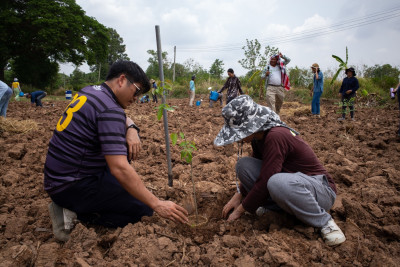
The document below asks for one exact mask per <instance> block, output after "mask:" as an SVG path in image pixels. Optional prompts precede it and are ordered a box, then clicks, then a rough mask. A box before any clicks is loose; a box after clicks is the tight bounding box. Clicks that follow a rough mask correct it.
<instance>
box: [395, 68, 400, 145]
mask: <svg viewBox="0 0 400 267" xmlns="http://www.w3.org/2000/svg"><path fill="white" fill-rule="evenodd" d="M399 80H400V76H399ZM393 93H395V94H396V95H397V101H398V102H399V130H398V131H397V139H398V140H400V82H399V84H398V85H397V86H396V88H395V89H394V90H393Z"/></svg>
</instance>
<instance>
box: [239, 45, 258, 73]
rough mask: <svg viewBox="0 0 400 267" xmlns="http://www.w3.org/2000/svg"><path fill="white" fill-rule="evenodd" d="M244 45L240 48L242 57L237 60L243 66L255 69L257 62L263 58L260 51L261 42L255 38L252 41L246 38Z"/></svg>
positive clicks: (251, 69)
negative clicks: (242, 53) (242, 51)
mask: <svg viewBox="0 0 400 267" xmlns="http://www.w3.org/2000/svg"><path fill="white" fill-rule="evenodd" d="M246 43H247V44H246V46H243V47H242V49H243V50H244V56H245V58H244V59H241V60H239V63H240V65H242V67H243V68H245V69H247V70H250V71H255V70H256V69H257V66H258V63H259V62H260V61H262V60H263V58H262V55H261V53H260V50H261V44H260V42H258V40H257V39H255V40H254V41H253V40H251V41H249V40H248V39H246Z"/></svg>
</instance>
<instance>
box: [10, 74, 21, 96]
mask: <svg viewBox="0 0 400 267" xmlns="http://www.w3.org/2000/svg"><path fill="white" fill-rule="evenodd" d="M11 87H12V89H13V91H14V94H15V100H16V101H19V93H21V87H20V85H19V82H18V79H17V78H14V82H13V83H12V85H11Z"/></svg>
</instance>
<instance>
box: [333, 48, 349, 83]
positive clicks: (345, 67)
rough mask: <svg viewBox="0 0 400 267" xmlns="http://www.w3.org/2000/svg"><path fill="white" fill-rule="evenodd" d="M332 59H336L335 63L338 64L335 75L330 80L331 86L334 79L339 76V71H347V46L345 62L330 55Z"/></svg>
mask: <svg viewBox="0 0 400 267" xmlns="http://www.w3.org/2000/svg"><path fill="white" fill-rule="evenodd" d="M332 57H333V58H334V59H336V61H337V62H339V68H338V70H337V71H336V73H335V75H334V76H333V78H332V80H331V84H333V83H334V82H335V81H336V79H337V77H338V76H339V74H340V72H341V71H343V70H345V69H347V61H348V59H349V54H348V50H347V46H346V61H343V59H341V58H340V57H338V56H335V55H332Z"/></svg>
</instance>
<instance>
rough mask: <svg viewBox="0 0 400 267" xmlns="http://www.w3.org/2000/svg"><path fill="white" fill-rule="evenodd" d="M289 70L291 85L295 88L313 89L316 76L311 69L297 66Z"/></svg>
mask: <svg viewBox="0 0 400 267" xmlns="http://www.w3.org/2000/svg"><path fill="white" fill-rule="evenodd" d="M288 70H289V77H290V84H291V85H293V86H294V87H301V88H310V89H311V88H312V86H313V82H314V80H313V77H314V74H313V73H312V71H311V70H310V69H308V68H299V67H297V66H295V67H294V68H288Z"/></svg>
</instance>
